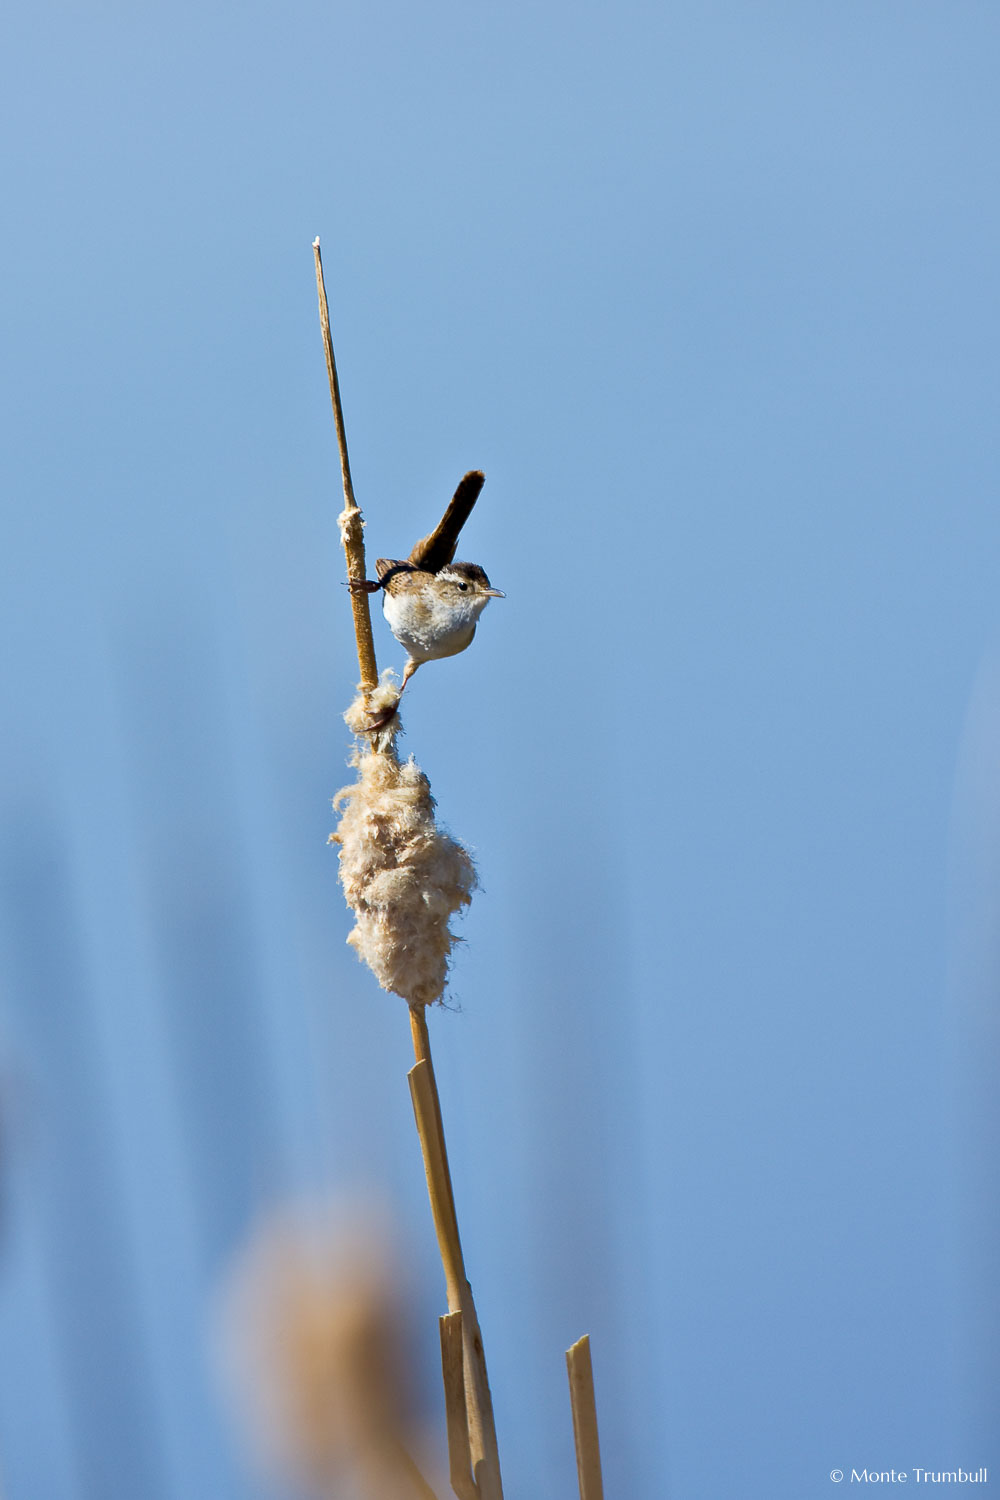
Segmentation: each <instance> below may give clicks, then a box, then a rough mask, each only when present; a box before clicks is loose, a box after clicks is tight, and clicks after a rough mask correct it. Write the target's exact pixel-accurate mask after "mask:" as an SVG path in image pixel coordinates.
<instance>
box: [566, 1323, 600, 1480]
mask: <svg viewBox="0 0 1000 1500" xmlns="http://www.w3.org/2000/svg"><path fill="white" fill-rule="evenodd" d="M566 1369H567V1371H568V1373H569V1399H570V1405H571V1406H572V1408H573V1437H574V1439H575V1441H576V1474H577V1481H578V1483H579V1486H580V1500H604V1481H603V1479H602V1478H601V1450H600V1446H599V1444H598V1441H597V1401H596V1399H595V1397H594V1366H593V1363H592V1362H591V1358H590V1335H589V1334H586V1333H585V1334H584V1335H583V1338H582V1339H577V1341H576V1343H575V1344H572V1345H571V1346H570V1348H569V1349H567V1350H566Z"/></svg>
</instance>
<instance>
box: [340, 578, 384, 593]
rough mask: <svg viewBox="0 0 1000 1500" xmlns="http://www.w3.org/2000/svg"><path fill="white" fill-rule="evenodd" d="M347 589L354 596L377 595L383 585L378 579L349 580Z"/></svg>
mask: <svg viewBox="0 0 1000 1500" xmlns="http://www.w3.org/2000/svg"><path fill="white" fill-rule="evenodd" d="M347 587H348V588H349V589H350V591H351V593H352V594H377V593H378V591H379V589H380V588H381V587H382V585H381V584H380V583H379V581H378V579H377V578H349V579H348V580H347Z"/></svg>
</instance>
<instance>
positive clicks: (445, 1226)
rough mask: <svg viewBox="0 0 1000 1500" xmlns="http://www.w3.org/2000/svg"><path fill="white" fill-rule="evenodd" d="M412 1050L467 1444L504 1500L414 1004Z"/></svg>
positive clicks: (484, 1478)
mask: <svg viewBox="0 0 1000 1500" xmlns="http://www.w3.org/2000/svg"><path fill="white" fill-rule="evenodd" d="M410 1020H411V1025H412V1028H413V1043H414V1052H415V1053H416V1057H417V1062H416V1063H415V1065H414V1066H413V1067H412V1068H411V1069H410V1073H409V1079H410V1094H411V1097H412V1099H413V1113H414V1115H415V1117H416V1121H417V1135H418V1136H419V1138H420V1149H421V1152H422V1153H423V1158H424V1172H425V1173H426V1176H427V1192H428V1196H429V1198H430V1203H431V1215H432V1217H433V1219H434V1229H435V1232H436V1234H437V1242H438V1250H439V1252H440V1255H441V1264H442V1266H443V1268H444V1279H445V1287H446V1289H447V1296H448V1310H449V1312H460V1313H461V1314H462V1336H463V1337H462V1342H463V1348H464V1356H465V1358H464V1364H465V1397H466V1407H467V1412H468V1428H469V1446H470V1449H471V1453H472V1468H473V1473H474V1475H475V1478H476V1485H477V1488H478V1491H479V1495H480V1500H503V1486H502V1483H501V1479H500V1455H499V1452H498V1450H497V1435H496V1424H495V1422H494V1419H493V1400H492V1397H491V1396H490V1383H489V1377H488V1376H487V1373H486V1357H485V1355H484V1353H483V1339H482V1334H481V1333H480V1331H479V1319H478V1317H477V1315H476V1305H475V1302H474V1301H473V1298H472V1288H471V1287H470V1285H469V1282H468V1279H467V1278H466V1275H465V1261H464V1258H463V1255H462V1242H461V1240H460V1238H459V1233H458V1219H457V1216H456V1213H455V1197H454V1193H453V1191H452V1185H451V1172H450V1170H449V1168H448V1153H447V1150H446V1148H445V1142H444V1130H443V1128H442V1125H441V1101H440V1098H439V1095H438V1090H437V1082H436V1080H435V1077H434V1064H433V1061H432V1059H431V1052H430V1038H429V1036H428V1033H427V1019H426V1016H425V1015H424V1011H423V1008H422V1007H417V1006H412V1007H411V1009H410Z"/></svg>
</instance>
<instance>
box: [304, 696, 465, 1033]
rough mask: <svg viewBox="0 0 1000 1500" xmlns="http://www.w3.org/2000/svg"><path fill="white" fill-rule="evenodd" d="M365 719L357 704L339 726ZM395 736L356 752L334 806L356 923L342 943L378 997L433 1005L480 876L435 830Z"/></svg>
mask: <svg viewBox="0 0 1000 1500" xmlns="http://www.w3.org/2000/svg"><path fill="white" fill-rule="evenodd" d="M385 686H387V685H384V686H383V688H382V689H380V690H379V691H384V690H385ZM392 691H395V689H393V690H392ZM359 705H360V708H359ZM377 706H378V705H377V704H372V707H376V708H377ZM370 713H371V707H369V708H368V709H367V710H366V709H365V708H364V704H363V701H362V700H356V702H355V703H354V704H352V706H351V708H350V709H349V710H348V712H347V713H346V714H345V715H344V717H345V719H346V720H347V722H348V724H349V725H350V726H351V728H352V729H354V728H358V727H363V724H364V720H365V719H366V718H367V717H368V716H369V715H370ZM361 715H363V717H361ZM393 722H394V724H398V720H394V721H393ZM394 736H395V731H393V732H392V733H390V732H388V731H386V732H385V738H386V741H387V743H386V745H385V748H383V749H380V750H377V751H371V750H360V751H358V752H356V754H355V757H354V764H355V765H356V766H357V768H358V779H357V781H356V782H355V783H354V784H353V786H348V787H344V789H343V790H342V791H340V792H338V793H337V795H336V797H335V798H334V801H333V805H334V807H335V808H341V807H342V808H343V812H342V814H341V819H340V822H339V824H338V825H337V831H336V833H335V834H333V836H332V840H333V842H335V843H337V844H339V845H340V883H341V885H342V886H343V887H344V895H345V897H346V898H347V904H348V906H349V907H350V908H351V910H352V911H353V912H354V916H355V926H354V929H353V931H352V932H351V934H350V936H349V937H348V939H347V941H348V942H349V943H350V944H351V946H352V947H353V948H354V949H355V951H356V952H357V955H358V957H359V958H361V959H363V960H364V961H365V963H366V964H367V965H368V967H369V968H370V969H371V970H372V973H373V974H374V975H375V978H376V979H377V980H378V982H379V984H380V985H381V986H382V988H383V989H384V990H391V991H392V992H393V994H396V995H401V996H402V997H403V999H404V1000H407V1001H409V1003H410V1005H430V1004H432V1003H433V1001H435V1000H439V999H440V998H441V995H442V994H443V992H444V986H445V981H446V979H447V977H448V960H449V956H450V954H451V950H452V948H453V947H454V946H455V944H456V943H457V942H458V939H457V938H456V937H455V936H454V934H453V933H452V932H450V931H449V928H448V923H449V921H450V920H451V918H452V916H454V914H455V912H457V911H459V910H460V909H461V908H462V907H463V906H467V905H468V904H469V902H470V901H471V900H472V892H473V891H474V890H475V888H476V871H475V866H474V865H473V863H472V858H471V856H470V855H469V853H468V851H467V850H465V849H463V848H462V846H461V844H457V843H456V842H455V840H454V839H452V838H449V837H448V835H447V834H446V833H442V831H441V830H440V829H439V828H438V826H437V824H436V822H435V821H434V798H433V797H432V796H431V789H430V783H429V782H428V780H427V777H426V776H425V775H424V773H423V771H421V769H420V767H419V766H418V765H417V763H416V761H415V760H414V759H413V757H412V756H411V757H410V759H409V760H407V761H404V762H400V760H399V759H398V757H397V755H396V751H395V745H394V743H393V741H394Z"/></svg>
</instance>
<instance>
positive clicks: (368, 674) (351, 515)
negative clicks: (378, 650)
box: [313, 239, 378, 693]
mask: <svg viewBox="0 0 1000 1500" xmlns="http://www.w3.org/2000/svg"><path fill="white" fill-rule="evenodd" d="M313 255H314V256H315V258H316V290H317V292H318V294H319V326H320V329H321V331H322V334H323V349H324V351H325V353H326V373H327V377H328V378H329V381H330V400H331V402H332V403H333V422H334V426H335V427H336V429H337V448H338V450H339V452H340V476H341V480H342V482H343V486H344V514H343V515H342V516H341V518H340V534H341V539H342V541H343V543H344V552H345V553H346V554H347V579H348V582H349V583H363V582H364V580H365V577H366V576H367V575H366V572H365V534H364V529H363V523H362V519H361V511H360V510H359V508H358V503H357V501H356V500H355V498H354V484H353V482H352V480H351V461H350V458H349V457H348V454H347V431H346V429H345V427H344V408H343V406H342V404H341V400H340V381H339V380H338V379H337V361H336V359H335V358H334V353H333V335H332V333H331V332H330V308H329V305H328V303H327V300H326V283H325V281H324V279H323V259H322V256H321V255H320V249H319V240H318V239H315V240H313ZM351 609H352V612H353V614H354V638H355V640H356V641H357V646H358V668H359V671H360V673H361V689H362V691H363V692H365V693H370V692H372V691H373V690H374V689H375V688H377V687H378V665H377V663H376V661H375V639H374V637H373V635H372V615H371V610H370V609H369V607H368V595H367V593H365V592H364V591H363V590H360V589H358V590H355V589H351Z"/></svg>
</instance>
